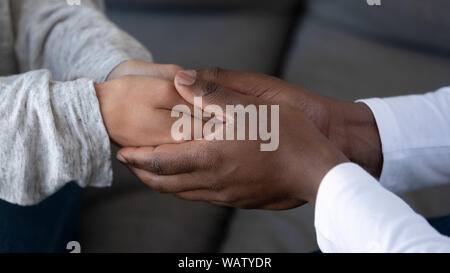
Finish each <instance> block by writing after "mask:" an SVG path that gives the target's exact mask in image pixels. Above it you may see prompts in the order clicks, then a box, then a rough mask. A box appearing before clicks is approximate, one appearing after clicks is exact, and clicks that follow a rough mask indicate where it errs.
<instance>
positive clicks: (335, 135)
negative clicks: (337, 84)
mask: <svg viewBox="0 0 450 273" xmlns="http://www.w3.org/2000/svg"><path fill="white" fill-rule="evenodd" d="M328 138H329V139H330V141H331V142H332V143H334V144H335V145H336V146H337V147H338V148H339V149H340V150H341V151H342V152H343V153H344V154H345V156H346V157H347V158H348V159H350V160H351V161H352V162H354V163H356V164H358V165H360V166H361V167H363V168H364V169H366V170H367V171H368V172H369V173H371V174H372V175H373V176H375V177H379V176H380V175H381V170H382V166H383V154H382V149H381V139H380V135H379V132H378V126H377V124H376V121H375V117H374V116H373V113H372V111H371V110H370V108H369V107H368V106H367V105H366V104H364V103H348V102H333V103H332V105H331V106H330V119H329V124H328Z"/></svg>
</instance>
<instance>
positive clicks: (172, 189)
mask: <svg viewBox="0 0 450 273" xmlns="http://www.w3.org/2000/svg"><path fill="white" fill-rule="evenodd" d="M130 170H131V171H132V172H133V173H134V174H135V175H136V176H137V177H138V178H139V179H140V180H141V181H142V182H144V183H145V184H146V185H148V186H149V187H150V188H152V189H154V190H156V191H158V192H161V193H171V194H178V193H182V192H190V191H198V190H206V189H207V188H208V185H207V182H206V181H204V180H202V179H199V178H196V177H195V175H194V174H192V173H183V174H178V175H168V176H166V175H163V176H161V175H157V174H154V173H151V172H148V171H146V170H142V169H138V168H134V167H130Z"/></svg>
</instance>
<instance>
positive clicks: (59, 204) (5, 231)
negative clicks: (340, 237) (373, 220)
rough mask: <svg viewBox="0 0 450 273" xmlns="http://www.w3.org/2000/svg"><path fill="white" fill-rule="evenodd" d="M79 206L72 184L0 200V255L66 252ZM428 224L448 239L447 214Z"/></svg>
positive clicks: (77, 190) (75, 227)
mask: <svg viewBox="0 0 450 273" xmlns="http://www.w3.org/2000/svg"><path fill="white" fill-rule="evenodd" d="M80 205H81V188H80V187H78V186H77V185H76V184H75V183H70V184H68V185H66V186H65V187H64V188H63V189H61V190H60V191H59V192H57V193H56V194H54V195H53V196H51V197H50V198H48V199H46V200H45V201H43V202H41V203H40V204H39V205H36V206H30V207H21V206H17V205H12V204H9V203H7V202H5V201H1V200H0V252H1V253H17V252H19V253H20V252H28V253H29V252H33V253H35V252H67V250H66V246H67V243H68V242H70V241H76V240H77V231H78V226H79V216H80ZM429 222H430V223H431V225H433V227H435V228H436V229H437V230H438V231H439V232H440V233H442V234H444V235H447V236H450V215H449V216H445V217H439V218H433V219H429Z"/></svg>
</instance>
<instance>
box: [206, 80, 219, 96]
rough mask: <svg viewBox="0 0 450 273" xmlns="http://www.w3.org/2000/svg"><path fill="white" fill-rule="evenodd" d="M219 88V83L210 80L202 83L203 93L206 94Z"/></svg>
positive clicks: (212, 92)
mask: <svg viewBox="0 0 450 273" xmlns="http://www.w3.org/2000/svg"><path fill="white" fill-rule="evenodd" d="M218 89H219V85H218V84H217V83H215V82H212V81H206V82H205V84H204V85H203V93H204V94H207V95H211V94H214V93H216V91H217V90H218Z"/></svg>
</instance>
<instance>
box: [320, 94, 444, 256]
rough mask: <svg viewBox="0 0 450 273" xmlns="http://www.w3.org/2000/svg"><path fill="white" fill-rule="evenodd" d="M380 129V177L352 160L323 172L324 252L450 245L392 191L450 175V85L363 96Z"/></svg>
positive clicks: (430, 183) (440, 181) (433, 248)
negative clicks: (414, 92) (406, 93)
mask: <svg viewBox="0 0 450 273" xmlns="http://www.w3.org/2000/svg"><path fill="white" fill-rule="evenodd" d="M362 102H364V103H366V104H367V105H368V106H369V107H370V109H371V110H372V112H373V114H374V116H375V119H376V122H377V125H378V129H379V132H380V137H381V143H382V149H383V156H384V163H383V170H382V174H381V178H380V183H378V181H377V180H376V179H375V178H373V177H372V176H370V175H369V174H368V173H367V172H366V171H364V170H363V169H362V168H361V167H359V166H358V165H356V164H353V163H345V164H341V165H339V166H336V167H335V168H333V169H332V170H331V171H329V172H328V174H327V175H326V176H325V177H324V178H323V180H322V183H321V185H320V188H319V192H318V196H317V201H316V215H315V226H316V232H317V239H318V243H319V246H320V249H321V250H322V251H324V252H450V239H449V238H448V237H445V236H442V235H441V234H439V233H438V232H437V231H436V230H434V229H433V228H432V227H431V226H430V225H429V224H428V222H427V221H426V220H425V219H424V218H423V217H422V216H420V215H418V214H416V213H415V212H414V211H413V210H412V209H411V208H410V207H409V206H408V205H407V204H406V203H405V202H403V201H402V200H401V199H400V198H399V197H397V196H395V195H394V194H393V193H391V192H390V191H388V190H392V191H395V192H404V191H410V190H414V189H419V188H423V187H428V186H435V185H441V184H446V183H448V182H449V181H450V88H443V89H441V90H438V91H436V92H434V93H428V94H425V95H411V96H404V97H394V98H386V99H369V100H363V101H362Z"/></svg>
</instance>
